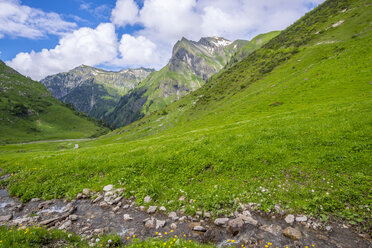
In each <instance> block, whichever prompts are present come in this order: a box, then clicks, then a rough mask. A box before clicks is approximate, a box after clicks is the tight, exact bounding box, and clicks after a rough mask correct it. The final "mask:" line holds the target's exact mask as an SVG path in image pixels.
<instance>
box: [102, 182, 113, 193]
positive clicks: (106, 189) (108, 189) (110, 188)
mask: <svg viewBox="0 0 372 248" xmlns="http://www.w3.org/2000/svg"><path fill="white" fill-rule="evenodd" d="M113 189H114V185H112V184H109V185H106V186H105V187H103V191H105V192H108V191H111V190H113Z"/></svg>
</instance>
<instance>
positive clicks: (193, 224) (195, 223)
mask: <svg viewBox="0 0 372 248" xmlns="http://www.w3.org/2000/svg"><path fill="white" fill-rule="evenodd" d="M196 226H200V222H190V223H189V228H190V229H192V230H194V227H196Z"/></svg>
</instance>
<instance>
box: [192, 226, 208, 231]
mask: <svg viewBox="0 0 372 248" xmlns="http://www.w3.org/2000/svg"><path fill="white" fill-rule="evenodd" d="M192 230H193V231H196V232H206V231H207V229H206V228H205V227H204V226H195V227H194V228H193V229H192Z"/></svg>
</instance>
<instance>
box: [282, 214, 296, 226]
mask: <svg viewBox="0 0 372 248" xmlns="http://www.w3.org/2000/svg"><path fill="white" fill-rule="evenodd" d="M284 220H285V222H287V224H292V223H293V222H294V220H295V217H294V215H292V214H288V215H287V216H286V217H285V219H284Z"/></svg>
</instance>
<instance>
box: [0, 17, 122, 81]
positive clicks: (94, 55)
mask: <svg viewBox="0 0 372 248" xmlns="http://www.w3.org/2000/svg"><path fill="white" fill-rule="evenodd" d="M117 49H118V48H117V37H116V34H115V27H114V25H113V24H111V23H103V24H100V25H99V26H98V27H97V28H96V29H91V28H81V29H79V30H76V31H74V32H73V33H70V34H68V35H66V36H64V37H63V38H62V39H61V40H60V41H59V44H58V45H57V46H56V47H55V48H54V49H50V50H47V49H43V50H42V51H41V52H34V51H31V52H30V53H19V54H18V55H17V56H16V57H15V58H14V59H12V60H11V61H7V62H6V63H7V64H8V65H9V66H11V67H13V68H15V69H16V70H18V71H19V72H20V73H22V74H25V75H27V76H30V77H31V78H33V79H36V80H40V79H42V78H44V77H45V76H47V75H50V74H54V73H58V72H62V71H68V70H70V69H72V68H74V67H76V66H79V65H81V64H86V65H91V66H94V65H97V64H101V63H105V62H107V61H110V60H114V59H115V58H116V57H117Z"/></svg>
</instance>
